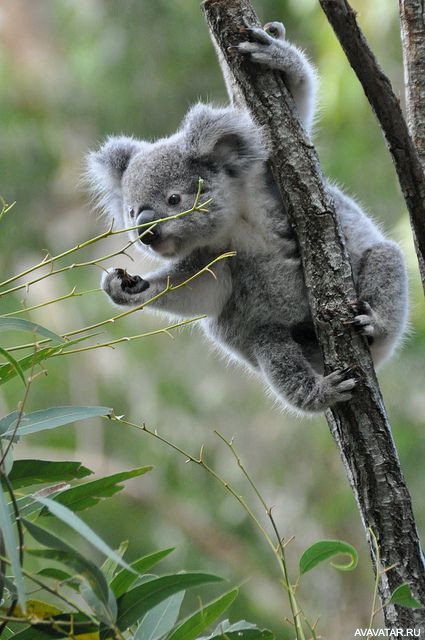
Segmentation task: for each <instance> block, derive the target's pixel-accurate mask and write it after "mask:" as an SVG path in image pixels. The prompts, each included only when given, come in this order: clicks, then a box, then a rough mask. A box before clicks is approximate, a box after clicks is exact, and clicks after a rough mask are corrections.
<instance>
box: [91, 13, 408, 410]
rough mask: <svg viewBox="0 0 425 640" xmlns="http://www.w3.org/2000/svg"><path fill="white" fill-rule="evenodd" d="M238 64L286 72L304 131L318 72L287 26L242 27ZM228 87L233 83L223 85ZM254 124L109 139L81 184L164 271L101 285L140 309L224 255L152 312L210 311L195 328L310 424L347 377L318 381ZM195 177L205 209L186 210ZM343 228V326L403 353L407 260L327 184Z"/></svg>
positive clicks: (205, 112)
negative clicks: (349, 288)
mask: <svg viewBox="0 0 425 640" xmlns="http://www.w3.org/2000/svg"><path fill="white" fill-rule="evenodd" d="M243 33H244V34H245V35H246V40H245V39H244V41H243V42H241V43H240V44H239V45H238V46H236V47H234V49H235V51H234V53H235V55H242V56H247V57H249V58H250V59H251V60H252V61H253V62H254V63H256V64H258V65H259V70H260V68H261V67H266V68H272V69H275V70H277V71H279V72H281V73H282V74H283V78H284V80H285V83H286V85H287V87H288V90H289V91H290V93H291V94H292V97H293V99H294V102H295V106H296V109H297V112H298V114H299V118H300V122H301V124H302V125H303V126H304V128H305V130H306V133H307V134H310V132H311V127H312V122H313V117H314V103H315V91H316V73H315V70H314V69H313V67H312V66H311V64H310V63H309V62H308V60H307V59H306V57H305V56H304V54H303V53H302V52H301V51H300V50H299V49H297V48H296V47H295V46H294V45H292V44H290V43H289V42H287V41H286V39H285V29H284V27H283V25H282V24H280V23H277V22H273V23H269V24H267V25H265V27H264V28H263V29H259V28H247V29H244V30H243ZM227 81H228V82H230V80H229V78H228V79H227ZM267 160H268V152H267V148H266V145H265V143H264V141H263V139H262V133H261V129H260V127H258V126H257V125H256V124H255V123H254V122H253V121H252V119H251V118H250V116H249V114H248V113H247V112H246V111H245V110H236V109H234V108H233V107H225V108H217V107H214V106H211V105H208V104H196V105H195V106H193V107H192V108H191V109H190V110H189V112H188V114H187V115H186V117H185V118H184V120H183V123H182V125H181V127H180V129H179V130H178V131H177V133H175V134H173V135H171V136H170V137H166V138H162V139H160V140H157V141H155V142H147V141H142V140H137V139H135V138H132V137H111V138H109V139H108V140H107V141H106V142H105V143H104V144H103V145H102V146H101V148H100V149H99V150H98V151H95V152H92V153H91V154H90V155H89V156H88V161H87V166H88V178H89V180H90V183H91V185H92V190H93V192H94V195H95V196H97V197H98V198H99V200H100V202H101V205H102V207H103V209H104V210H105V212H106V214H107V215H108V216H109V218H110V219H111V218H113V219H115V220H116V221H119V222H120V223H121V224H124V225H125V226H128V227H134V226H136V225H141V224H146V223H152V224H153V225H154V226H153V227H151V229H150V232H149V233H146V229H145V228H143V229H142V230H141V231H143V233H142V232H140V237H139V233H138V231H139V230H138V229H134V228H133V229H132V230H130V231H129V234H130V237H131V238H132V239H133V240H134V241H135V243H137V246H138V248H139V249H141V250H142V251H145V252H147V253H148V254H150V255H153V256H155V257H157V258H158V259H159V260H161V261H162V265H163V266H161V267H159V268H158V269H157V270H155V271H153V272H152V273H148V274H146V275H144V276H143V277H141V276H138V275H136V276H130V275H129V274H128V273H127V272H126V271H125V270H124V269H112V270H110V271H109V272H108V273H106V274H105V275H104V277H103V280H102V287H103V289H104V291H105V293H106V294H107V295H108V296H109V298H110V299H111V300H112V301H113V302H114V303H115V304H117V305H120V306H127V307H129V306H130V307H131V306H133V307H134V306H139V305H141V304H143V303H145V302H147V301H148V300H150V299H151V298H154V297H155V296H156V295H157V294H159V293H160V292H162V291H163V290H164V289H165V288H166V286H167V283H168V282H170V283H171V284H173V285H178V284H180V283H182V282H184V281H185V280H186V279H187V278H189V277H190V276H192V275H194V274H196V273H197V272H199V271H200V270H201V269H202V268H203V267H205V266H206V265H207V264H209V263H210V262H211V261H212V260H214V258H216V257H217V256H219V255H220V254H223V253H224V252H228V251H234V252H236V255H235V256H234V257H232V258H229V259H225V260H221V261H218V262H216V263H215V265H214V266H213V271H214V275H215V277H212V275H211V273H209V272H204V273H202V274H201V275H199V276H198V277H196V278H195V279H194V280H193V281H192V282H191V283H190V286H185V287H181V288H180V289H178V290H176V291H171V292H169V293H168V294H167V295H164V296H162V297H159V298H158V299H157V300H155V301H154V302H153V303H152V308H154V309H157V310H158V311H160V312H163V313H166V314H169V315H171V316H174V317H177V318H185V317H193V316H194V315H205V316H206V317H205V319H203V320H202V321H201V322H202V327H203V330H204V332H205V333H206V334H207V336H208V337H209V338H211V340H212V341H213V342H214V343H215V344H216V345H219V346H220V347H221V348H222V349H223V350H224V351H225V353H226V354H228V355H230V356H231V358H234V359H236V360H238V361H240V362H242V363H244V364H245V365H246V366H247V367H248V368H249V369H250V370H251V371H253V372H256V373H258V374H259V375H260V376H261V377H262V378H263V380H264V381H265V382H266V385H267V386H268V387H269V389H271V390H272V392H273V393H274V394H275V395H276V397H277V398H278V399H279V400H280V401H281V402H282V404H283V405H284V406H286V407H288V408H290V409H292V410H294V411H295V412H299V413H303V414H311V413H315V412H320V411H324V410H326V409H327V408H328V407H330V406H332V405H334V404H335V403H338V402H345V401H347V400H349V399H350V397H351V395H352V392H353V389H354V387H355V385H356V379H355V377H354V376H353V372H352V368H350V367H348V368H346V369H343V370H338V371H334V372H332V373H330V374H329V375H324V367H323V362H322V358H321V353H320V349H319V346H318V342H317V338H316V334H315V330H314V326H313V322H312V318H311V313H310V309H309V304H308V299H307V291H306V287H305V283H304V277H303V270H302V265H301V260H300V254H299V250H298V246H297V241H296V238H295V235H294V232H293V230H292V227H291V224H290V221H289V219H288V216H287V215H286V213H285V211H284V206H283V203H282V200H281V198H280V195H279V192H278V189H277V186H276V184H275V182H274V180H273V178H272V175H271V172H270V169H269V167H268V163H267ZM199 177H201V178H202V181H203V196H205V197H206V198H211V203H210V204H209V205H208V213H203V212H194V213H191V214H189V215H185V216H183V217H180V218H177V219H173V220H169V221H167V222H163V223H161V224H156V225H155V222H156V221H158V220H160V219H162V218H165V217H169V216H170V215H172V214H174V213H177V212H178V211H184V210H187V209H190V208H191V206H192V205H193V202H194V198H195V194H196V192H197V189H198V179H199ZM326 188H327V189H328V190H329V193H330V194H331V196H332V198H333V200H334V202H335V207H336V211H337V214H338V216H339V219H340V224H341V227H342V231H343V233H344V236H345V242H346V246H347V250H348V253H349V257H350V261H351V266H352V271H353V276H354V281H355V285H356V290H357V300H356V301H353V318H352V321H351V327H352V329H353V330H355V331H358V332H359V333H361V334H362V335H363V336H365V339H367V341H368V342H369V344H370V350H371V353H372V357H373V359H374V362H375V363H376V364H379V363H381V362H382V361H383V360H385V359H386V358H387V357H388V356H389V355H390V354H391V353H392V352H393V350H394V348H395V347H396V345H397V344H398V343H399V341H400V338H401V336H402V334H403V331H404V329H405V325H406V317H407V306H408V304H407V279H406V269H405V265H404V260H403V256H402V253H401V251H400V249H399V247H398V246H397V244H395V243H394V242H392V241H391V240H388V239H387V238H386V237H385V236H384V235H383V233H382V232H381V231H380V229H379V228H378V227H377V226H376V224H374V222H372V220H371V219H370V218H369V217H368V216H367V215H366V214H365V212H364V211H363V210H362V209H361V207H360V206H359V205H358V204H357V203H356V202H354V201H353V200H352V199H351V198H349V197H348V196H347V195H345V194H344V193H343V192H342V191H341V190H340V189H339V188H337V187H336V186H333V185H332V184H330V183H329V182H328V183H326Z"/></svg>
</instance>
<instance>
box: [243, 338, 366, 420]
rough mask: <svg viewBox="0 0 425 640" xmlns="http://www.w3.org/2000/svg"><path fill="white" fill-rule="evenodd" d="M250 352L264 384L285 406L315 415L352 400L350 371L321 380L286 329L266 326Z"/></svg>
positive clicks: (353, 381)
mask: <svg viewBox="0 0 425 640" xmlns="http://www.w3.org/2000/svg"><path fill="white" fill-rule="evenodd" d="M253 352H254V357H255V359H256V362H257V365H258V367H259V369H260V371H261V373H262V374H263V376H264V378H265V380H266V382H267V383H268V385H269V386H270V388H271V389H272V390H273V391H274V393H275V394H276V395H277V396H278V398H279V399H281V400H282V401H283V402H284V404H286V405H290V406H292V407H293V408H294V409H296V410H298V411H301V412H306V413H314V412H318V411H324V410H326V409H327V408H328V407H330V406H331V405H333V404H335V403H337V402H344V401H346V400H349V399H350V398H351V391H352V389H353V388H354V386H355V384H356V380H355V378H353V377H352V374H351V373H350V369H344V370H341V371H334V372H333V373H331V374H330V375H327V376H323V375H321V374H319V373H317V372H316V371H314V369H313V367H312V366H311V364H310V363H309V362H308V360H306V358H305V357H304V355H303V353H302V350H301V348H300V345H299V344H297V343H296V342H295V341H294V340H293V339H292V338H291V336H290V333H289V331H288V330H287V329H285V327H281V326H276V325H272V326H265V327H262V328H261V329H260V331H259V332H258V333H256V334H255V337H254V338H253Z"/></svg>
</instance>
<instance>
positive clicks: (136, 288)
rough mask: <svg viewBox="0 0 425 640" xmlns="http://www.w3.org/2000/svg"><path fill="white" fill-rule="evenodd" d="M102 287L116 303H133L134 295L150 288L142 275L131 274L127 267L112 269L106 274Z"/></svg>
mask: <svg viewBox="0 0 425 640" xmlns="http://www.w3.org/2000/svg"><path fill="white" fill-rule="evenodd" d="M101 286H102V289H103V290H104V292H105V293H106V294H107V295H108V296H109V297H110V298H111V300H112V301H113V302H115V303H116V304H121V305H122V304H131V303H132V297H133V296H134V295H136V294H138V293H142V292H143V291H146V289H148V288H149V282H147V281H146V280H143V278H141V277H140V276H131V275H130V274H129V273H127V271H126V270H125V269H112V270H111V271H108V272H107V273H105V274H104V276H103V278H102V282H101Z"/></svg>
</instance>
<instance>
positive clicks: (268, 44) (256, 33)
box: [234, 22, 285, 68]
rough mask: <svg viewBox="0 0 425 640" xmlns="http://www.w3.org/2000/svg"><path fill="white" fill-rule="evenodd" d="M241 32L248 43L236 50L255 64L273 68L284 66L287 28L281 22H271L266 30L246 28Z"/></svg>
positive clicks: (237, 47) (265, 27)
mask: <svg viewBox="0 0 425 640" xmlns="http://www.w3.org/2000/svg"><path fill="white" fill-rule="evenodd" d="M240 31H241V33H242V34H243V35H245V36H246V37H247V41H246V42H241V43H240V44H238V45H236V47H234V49H236V50H237V51H238V52H239V53H241V54H243V55H245V56H248V57H249V58H250V59H251V60H253V61H254V62H258V63H260V64H264V65H267V66H269V67H271V68H280V67H281V66H282V45H283V43H284V42H285V27H284V26H283V24H282V23H281V22H269V23H267V24H266V25H265V26H264V29H259V28H258V27H244V28H242V29H241V30H240Z"/></svg>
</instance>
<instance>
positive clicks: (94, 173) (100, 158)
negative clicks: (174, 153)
mask: <svg viewBox="0 0 425 640" xmlns="http://www.w3.org/2000/svg"><path fill="white" fill-rule="evenodd" d="M148 146H149V143H146V142H142V141H140V140H136V139H134V138H131V137H126V136H119V137H110V138H108V139H107V140H106V142H104V143H103V144H102V146H101V147H100V149H99V150H98V151H92V152H91V153H89V154H88V156H87V159H86V171H85V178H86V182H87V184H88V187H89V190H90V192H91V193H92V195H93V197H94V199H95V201H96V202H97V205H98V206H99V208H100V209H101V210H102V211H103V212H104V213H106V214H107V215H108V217H110V218H115V219H117V218H119V217H120V216H121V207H122V201H121V193H122V189H121V181H122V177H123V174H124V171H125V170H126V169H127V167H128V165H129V162H130V160H131V158H132V157H133V156H134V155H136V154H137V153H140V152H141V151H143V150H144V149H145V148H146V147H148Z"/></svg>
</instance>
